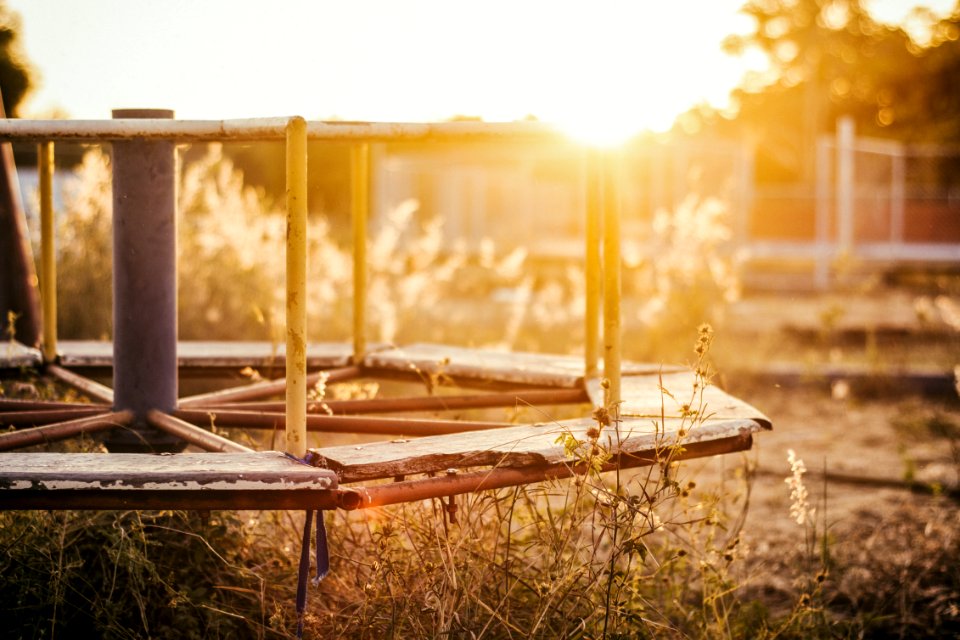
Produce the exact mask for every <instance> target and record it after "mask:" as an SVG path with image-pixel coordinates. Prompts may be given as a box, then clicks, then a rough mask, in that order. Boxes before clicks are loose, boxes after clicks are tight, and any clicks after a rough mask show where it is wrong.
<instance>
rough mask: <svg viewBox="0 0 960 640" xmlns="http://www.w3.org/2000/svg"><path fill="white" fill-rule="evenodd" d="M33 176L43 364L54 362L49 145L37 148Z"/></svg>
mask: <svg viewBox="0 0 960 640" xmlns="http://www.w3.org/2000/svg"><path fill="white" fill-rule="evenodd" d="M37 173H38V175H39V180H40V258H41V264H42V265H43V267H42V268H43V279H42V280H41V281H40V300H41V301H42V303H43V350H42V353H43V360H44V362H53V361H54V360H56V359H57V254H56V231H55V228H54V217H53V143H52V142H41V143H40V144H39V145H37Z"/></svg>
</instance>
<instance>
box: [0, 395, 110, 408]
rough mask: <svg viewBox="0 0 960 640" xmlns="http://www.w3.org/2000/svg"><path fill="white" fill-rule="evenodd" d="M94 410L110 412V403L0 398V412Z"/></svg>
mask: <svg viewBox="0 0 960 640" xmlns="http://www.w3.org/2000/svg"><path fill="white" fill-rule="evenodd" d="M87 407H90V408H93V409H102V410H103V411H109V410H110V406H109V404H108V403H89V404H81V403H78V402H47V401H45V400H9V399H7V398H0V411H45V410H49V409H78V408H84V409H85V408H87Z"/></svg>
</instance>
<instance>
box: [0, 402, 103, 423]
mask: <svg viewBox="0 0 960 640" xmlns="http://www.w3.org/2000/svg"><path fill="white" fill-rule="evenodd" d="M108 411H109V409H108V408H107V407H91V406H89V405H82V404H78V405H74V408H73V409H39V410H35V411H7V412H5V413H0V426H8V427H9V426H13V427H22V426H34V427H36V426H40V425H45V424H50V423H53V422H63V421H64V420H71V419H73V418H82V417H84V416H92V415H101V414H104V413H107V412H108Z"/></svg>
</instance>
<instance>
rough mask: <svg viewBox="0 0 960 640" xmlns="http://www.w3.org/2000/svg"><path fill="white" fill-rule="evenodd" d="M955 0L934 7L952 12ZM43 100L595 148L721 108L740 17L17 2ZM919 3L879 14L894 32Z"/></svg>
mask: <svg viewBox="0 0 960 640" xmlns="http://www.w3.org/2000/svg"><path fill="white" fill-rule="evenodd" d="M954 2H955V0H927V2H926V3H925V4H926V5H928V6H931V7H933V8H934V9H936V10H938V11H940V12H944V13H945V12H946V11H947V9H949V8H950V7H952V6H953V5H954ZM7 4H8V5H9V6H10V7H11V8H12V9H14V10H15V11H17V12H18V13H19V14H20V15H21V17H22V19H23V27H24V33H23V38H24V45H25V49H26V51H27V55H28V56H29V58H30V60H31V61H32V62H33V63H34V65H35V66H36V67H37V68H38V69H39V70H40V74H41V80H40V82H41V86H40V90H39V91H38V92H36V94H35V95H34V96H33V98H32V100H31V101H30V103H29V104H28V105H27V108H26V109H25V112H26V113H27V114H30V113H34V114H35V113H41V114H42V113H43V112H44V111H46V112H49V111H50V110H51V109H52V108H55V107H57V108H60V109H63V110H65V111H66V112H67V113H68V114H69V115H70V116H71V117H74V118H109V117H110V110H111V109H112V108H118V107H158V108H172V109H175V110H176V113H177V117H180V118H198V119H207V118H209V119H220V118H235V117H255V116H275V115H289V114H301V115H304V116H306V117H307V118H312V119H324V118H331V117H340V118H344V119H349V120H387V121H423V120H438V119H446V118H449V117H451V116H453V115H471V116H481V117H483V118H484V119H485V120H491V121H497V120H515V119H520V118H523V117H525V116H527V115H528V114H534V115H536V116H537V117H538V118H540V119H542V120H546V121H550V122H555V123H558V124H561V125H564V126H567V127H568V128H573V129H575V130H576V131H578V132H579V133H581V134H583V135H586V136H599V137H605V136H607V135H610V134H611V132H617V133H618V134H620V135H627V134H629V133H633V132H636V131H638V130H641V129H644V128H652V129H666V128H668V127H669V126H670V124H671V123H672V121H673V118H674V116H676V115H677V114H678V113H679V112H681V111H684V110H685V109H687V108H689V107H690V106H692V105H694V104H696V103H698V102H702V101H707V102H710V103H712V104H714V105H715V106H719V107H722V106H724V105H725V104H726V99H727V94H728V92H729V90H730V89H731V88H733V87H734V86H735V85H736V84H737V83H738V82H739V80H740V79H741V77H742V75H743V73H744V71H745V70H746V69H747V68H755V69H758V68H762V66H763V63H762V60H760V59H759V57H758V56H755V57H753V58H747V59H738V58H733V57H729V56H727V55H725V54H723V53H721V52H720V43H721V41H722V40H723V39H724V37H725V36H727V35H728V34H730V33H734V32H746V31H749V29H750V21H749V20H748V19H747V18H746V17H744V16H742V15H740V14H738V12H737V10H738V8H739V7H740V6H741V5H742V4H743V0H626V1H615V0H583V1H579V2H573V1H565V0H553V1H549V2H541V1H533V0H484V1H483V2H478V1H477V0H472V1H470V2H467V1H465V0H407V1H399V0H336V1H331V0H270V1H262V0H261V1H257V2H251V1H249V0H82V1H71V0H67V1H65V0H7ZM915 4H916V3H915V2H912V1H910V0H873V1H872V2H870V3H869V6H871V7H875V6H876V7H877V11H881V10H882V17H883V19H885V20H890V21H896V20H899V19H901V18H902V16H904V15H906V13H907V12H908V10H909V9H910V8H911V7H912V6H914V5H915Z"/></svg>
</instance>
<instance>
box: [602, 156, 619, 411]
mask: <svg viewBox="0 0 960 640" xmlns="http://www.w3.org/2000/svg"><path fill="white" fill-rule="evenodd" d="M619 156H620V154H619V153H618V152H617V151H609V152H608V153H607V156H606V157H605V158H604V160H605V162H604V171H603V377H604V378H606V379H607V381H608V382H609V386H608V387H607V391H606V394H605V399H604V404H605V405H606V406H607V408H608V409H611V410H614V411H616V412H617V415H619V405H620V364H621V361H622V357H621V350H622V336H621V335H620V331H621V328H620V295H621V285H620V190H619V186H620V185H619V182H620V175H619V174H620V170H621V167H620V162H619V161H620V157H619Z"/></svg>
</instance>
